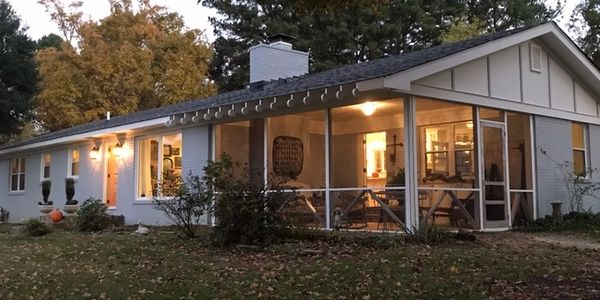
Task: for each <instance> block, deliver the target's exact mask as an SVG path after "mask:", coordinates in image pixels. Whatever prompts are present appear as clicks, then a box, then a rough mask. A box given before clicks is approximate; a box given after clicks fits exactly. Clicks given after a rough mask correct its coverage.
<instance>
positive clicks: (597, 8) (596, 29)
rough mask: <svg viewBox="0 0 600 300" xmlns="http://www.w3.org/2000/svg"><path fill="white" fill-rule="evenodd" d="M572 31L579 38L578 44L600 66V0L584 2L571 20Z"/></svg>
mask: <svg viewBox="0 0 600 300" xmlns="http://www.w3.org/2000/svg"><path fill="white" fill-rule="evenodd" d="M570 30H571V31H573V32H574V33H575V34H577V35H578V36H579V38H578V39H577V43H578V44H579V46H580V47H581V49H582V50H583V51H584V52H585V53H586V54H587V55H588V56H589V57H590V59H591V60H592V61H593V62H594V64H595V65H596V66H600V48H599V45H600V0H584V1H582V2H581V3H580V4H579V5H577V7H576V8H575V10H574V11H573V15H572V16H571V20H570Z"/></svg>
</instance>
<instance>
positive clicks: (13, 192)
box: [8, 156, 27, 194]
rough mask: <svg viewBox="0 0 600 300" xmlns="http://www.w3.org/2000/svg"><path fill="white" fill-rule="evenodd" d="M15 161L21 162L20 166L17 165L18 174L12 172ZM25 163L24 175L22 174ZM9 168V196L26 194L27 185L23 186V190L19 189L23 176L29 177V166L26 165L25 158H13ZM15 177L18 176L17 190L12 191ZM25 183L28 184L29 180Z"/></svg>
mask: <svg viewBox="0 0 600 300" xmlns="http://www.w3.org/2000/svg"><path fill="white" fill-rule="evenodd" d="M15 160H17V161H18V162H19V163H18V165H17V173H13V172H12V164H13V161H15ZM23 163H24V164H25V167H24V169H25V171H24V172H23V173H21V164H23ZM8 167H9V170H8V173H9V176H10V177H9V179H8V184H9V187H8V191H9V194H23V193H25V184H23V189H22V190H21V189H19V187H20V186H21V182H20V180H21V175H24V177H27V164H26V163H25V157H23V156H20V157H13V158H11V159H10V163H9V166H8ZM13 175H17V189H16V190H13V189H12V183H13V182H12V178H13ZM25 183H27V180H25Z"/></svg>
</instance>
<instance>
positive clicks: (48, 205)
mask: <svg viewBox="0 0 600 300" xmlns="http://www.w3.org/2000/svg"><path fill="white" fill-rule="evenodd" d="M50 187H52V182H50V181H48V180H45V181H42V197H43V198H42V201H41V202H38V208H39V210H40V212H41V213H42V214H45V215H47V214H48V213H50V212H51V211H52V209H53V208H54V202H52V201H50V200H48V197H50Z"/></svg>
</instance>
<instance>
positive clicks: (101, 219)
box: [74, 198, 110, 231]
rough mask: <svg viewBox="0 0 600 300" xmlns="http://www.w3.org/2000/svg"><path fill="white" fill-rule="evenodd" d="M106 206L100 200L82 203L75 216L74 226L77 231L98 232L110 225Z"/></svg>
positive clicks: (88, 200) (89, 200)
mask: <svg viewBox="0 0 600 300" xmlns="http://www.w3.org/2000/svg"><path fill="white" fill-rule="evenodd" d="M106 208H107V207H106V205H105V204H104V203H102V201H101V200H100V199H94V198H89V199H87V200H85V201H84V202H83V204H82V205H81V207H80V208H79V211H78V212H77V215H76V216H75V220H74V221H75V226H76V227H77V229H79V231H100V230H103V229H105V228H106V227H108V226H109V225H110V216H109V215H108V214H107V213H106Z"/></svg>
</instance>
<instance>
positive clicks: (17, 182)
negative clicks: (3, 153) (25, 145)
mask: <svg viewBox="0 0 600 300" xmlns="http://www.w3.org/2000/svg"><path fill="white" fill-rule="evenodd" d="M10 191H11V192H22V191H25V158H23V157H20V158H13V159H11V161H10Z"/></svg>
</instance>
